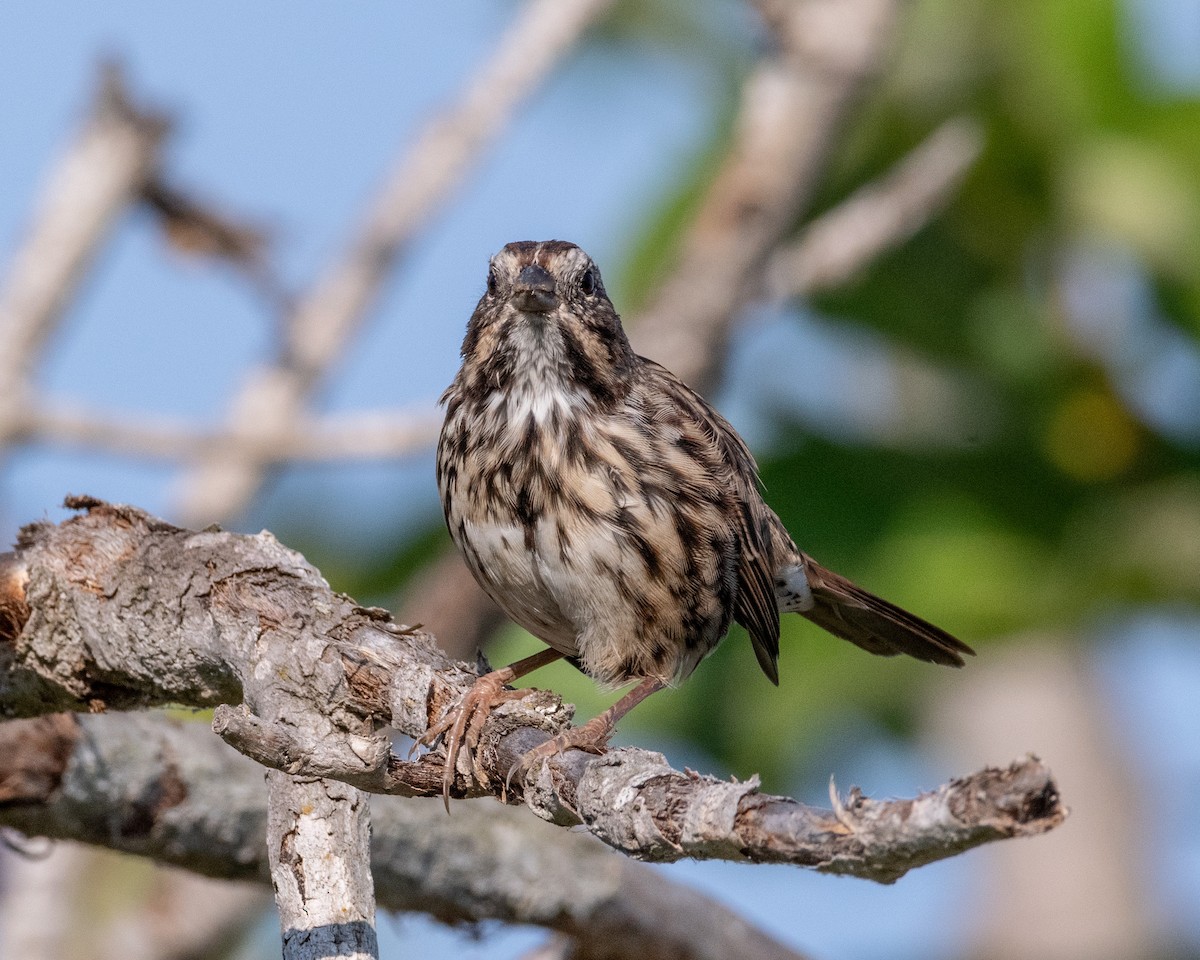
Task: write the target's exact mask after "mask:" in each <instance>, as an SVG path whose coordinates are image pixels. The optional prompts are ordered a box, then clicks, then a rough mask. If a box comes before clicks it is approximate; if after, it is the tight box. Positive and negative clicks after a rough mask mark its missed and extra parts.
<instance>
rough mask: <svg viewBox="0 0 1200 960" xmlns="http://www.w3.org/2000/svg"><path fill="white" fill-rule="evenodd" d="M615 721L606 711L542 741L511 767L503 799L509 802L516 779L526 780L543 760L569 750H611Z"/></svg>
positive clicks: (599, 751)
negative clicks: (609, 740)
mask: <svg viewBox="0 0 1200 960" xmlns="http://www.w3.org/2000/svg"><path fill="white" fill-rule="evenodd" d="M612 732H613V724H612V722H611V720H610V719H609V718H608V716H607V715H606V714H601V715H600V716H598V717H593V718H592V719H591V720H589V721H588V722H587V723H585V724H583V725H581V726H578V727H569V728H568V729H566V730H564V731H563V732H562V733H559V734H556V735H555V736H553V737H551V738H550V739H549V740H547V741H546V742H545V743H540V744H538V745H537V746H536V747H534V748H533V749H532V750H527V751H526V752H525V753H523V754H521V756H520V758H519V759H518V760H517V762H516V763H514V764H513V765H512V766H511V767H509V769H508V775H507V776H506V777H505V778H504V789H503V791H502V792H501V794H500V799H501V800H502V801H504V802H507V801H508V791H509V790H510V789H511V787H512V782H513V780H514V779H515V780H517V782H518V783H520V782H523V781H524V779H525V776H526V775H527V774H528V773H530V772H531V771H532V770H533V768H534V767H535V766H536V765H537V764H538V763H539V762H540V761H542V760H548V759H549V758H550V757H555V756H558V755H559V754H561V753H564V752H565V751H567V750H583V751H584V752H586V753H594V754H596V755H597V756H599V755H600V754H603V753H607V752H608V738H609V737H611V736H612Z"/></svg>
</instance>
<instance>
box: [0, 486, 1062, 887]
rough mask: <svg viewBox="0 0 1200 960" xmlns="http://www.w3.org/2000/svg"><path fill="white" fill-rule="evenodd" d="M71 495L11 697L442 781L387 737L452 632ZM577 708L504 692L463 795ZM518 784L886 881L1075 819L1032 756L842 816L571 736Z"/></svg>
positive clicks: (463, 681) (521, 792)
mask: <svg viewBox="0 0 1200 960" xmlns="http://www.w3.org/2000/svg"><path fill="white" fill-rule="evenodd" d="M72 505H74V506H76V507H78V508H81V509H85V510H86V512H85V513H83V514H82V515H80V516H78V517H75V518H73V519H71V520H68V521H67V522H65V523H63V524H61V525H57V526H56V525H52V524H39V525H35V526H33V527H30V528H27V529H26V531H25V532H24V533H23V535H22V538H21V540H20V542H19V548H20V549H19V554H18V555H17V557H15V558H14V559H13V560H12V561H10V563H9V567H10V569H13V570H16V571H17V572H18V573H19V574H20V575H19V576H18V575H10V576H8V577H7V579H5V578H0V583H5V582H7V583H9V584H10V585H11V584H19V583H20V582H21V579H22V577H27V578H28V582H27V585H26V586H25V587H24V589H23V591H22V594H23V596H22V598H20V599H22V600H23V602H25V603H27V605H28V609H29V617H28V622H26V623H25V624H24V627H23V629H22V631H21V632H20V633H19V634H18V635H17V636H16V637H14V638H12V640H11V642H7V643H6V642H4V638H3V636H0V658H4V659H6V660H7V661H8V663H9V669H7V670H4V671H3V673H2V674H0V710H3V711H4V712H6V713H7V714H8V715H14V716H15V715H33V714H38V713H44V712H47V711H49V710H61V709H81V708H91V709H96V708H102V707H108V708H114V709H126V708H130V707H136V706H149V705H153V704H155V703H163V702H183V703H190V704H193V705H196V706H212V705H215V706H217V710H216V712H215V716H214V721H213V726H214V729H215V730H216V731H217V732H218V733H219V734H220V735H221V736H222V737H223V738H225V739H226V741H227V742H229V743H231V744H232V745H234V746H235V747H237V748H238V749H239V750H241V751H242V752H244V753H246V754H247V755H248V756H250V757H252V758H253V759H255V760H258V761H259V762H260V763H263V764H265V765H267V766H269V767H271V768H274V769H278V770H281V771H283V772H286V773H289V774H291V775H293V776H298V777H306V778H307V777H326V778H331V779H337V780H341V781H343V782H345V783H347V784H350V785H351V786H355V787H357V788H359V789H361V790H366V791H369V792H373V793H395V794H401V795H406V796H432V795H436V794H437V793H438V792H439V791H440V789H441V768H442V762H443V757H442V755H441V753H440V751H435V752H433V753H429V754H426V755H425V756H422V757H420V758H418V759H417V760H413V761H408V760H404V759H402V758H400V757H398V756H396V755H395V754H393V752H392V750H391V747H390V743H389V740H388V738H387V736H385V735H384V732H383V730H384V728H385V727H387V726H393V727H396V728H397V729H399V730H401V731H403V732H405V733H407V734H409V735H411V736H419V735H420V734H421V733H422V732H423V731H424V730H425V729H426V727H427V726H428V725H429V723H430V722H431V721H432V720H435V719H437V718H438V717H439V716H440V715H441V714H442V712H443V711H444V710H445V709H446V708H447V707H448V706H450V705H452V704H453V703H454V702H455V701H456V700H457V699H458V697H460V696H461V695H462V693H463V692H464V691H465V690H466V689H467V687H468V686H469V685H470V683H471V681H472V680H473V679H474V673H473V671H472V670H471V669H470V668H469V667H467V665H465V664H462V663H455V662H453V661H450V660H449V659H448V658H447V657H446V656H445V655H444V654H443V653H442V652H441V651H440V650H439V649H438V647H437V645H436V643H435V642H434V640H433V638H432V637H430V636H429V635H427V634H425V633H423V632H421V631H419V630H415V629H411V628H406V627H401V626H397V625H396V624H394V623H392V621H391V619H390V618H389V617H388V616H387V614H386V613H385V612H384V611H381V610H377V609H367V608H363V607H359V606H357V605H356V604H354V603H353V602H352V601H351V600H350V599H349V598H347V597H344V596H340V595H337V594H334V593H333V592H332V591H330V590H329V588H328V585H327V584H325V582H324V581H323V580H322V579H321V578H320V575H319V574H318V573H317V571H316V570H314V569H313V568H312V567H311V566H310V565H308V564H307V563H306V562H305V561H304V560H303V558H301V557H300V556H299V555H297V554H295V553H293V552H292V551H289V550H287V549H286V548H284V547H283V546H282V545H280V544H279V543H278V542H277V541H276V540H275V539H274V538H273V537H271V536H270V535H269V534H266V533H262V534H258V535H257V536H253V537H249V536H239V535H235V534H229V533H221V532H217V531H212V530H209V531H204V532H200V533H193V532H191V531H187V530H182V529H179V528H176V527H172V526H170V525H168V524H165V523H163V522H162V521H159V520H155V519H154V518H152V517H149V516H148V515H146V514H144V513H142V512H141V511H138V510H136V509H133V508H130V507H119V506H112V505H108V504H103V503H99V502H97V501H92V500H87V499H80V500H75V501H72ZM4 603H5V601H4V600H3V598H2V597H0V608H2V607H3V606H4ZM15 606H16V601H13V600H10V601H9V602H8V607H9V608H13V607H15ZM234 704H237V705H236V706H234ZM571 713H572V709H571V708H570V707H569V706H568V705H564V704H563V703H562V701H561V700H560V699H559V698H558V697H556V696H554V695H553V694H551V693H549V692H547V691H531V692H530V693H529V694H528V695H526V696H525V697H524V698H522V699H520V700H514V701H510V702H508V703H505V704H504V705H502V706H501V707H500V708H498V709H497V710H495V711H494V712H493V714H492V716H491V718H490V719H489V721H488V723H487V724H486V726H485V727H484V730H483V735H482V739H481V744H480V749H479V762H480V765H481V768H482V770H483V773H484V777H483V780H484V782H483V783H476V782H474V781H473V780H472V779H471V771H470V770H469V769H467V764H466V761H465V760H463V759H462V758H460V767H461V769H460V770H459V771H458V778H457V779H456V783H455V790H456V793H457V794H460V795H481V794H484V793H491V794H495V795H499V794H501V793H503V787H504V782H505V777H506V776H507V774H508V771H509V770H510V769H511V768H512V766H513V764H514V762H515V761H516V759H517V758H518V757H520V756H521V755H522V754H523V753H525V752H526V751H527V750H529V749H531V748H532V747H533V746H535V745H536V744H537V743H540V742H543V741H544V740H545V739H546V738H547V737H549V736H552V735H553V733H554V732H556V731H557V730H558V729H561V727H562V726H563V725H564V724H565V723H567V722H569V719H570V716H571ZM513 788H514V789H513V791H512V793H513V796H510V797H509V799H510V800H515V799H516V798H517V797H520V798H521V799H522V800H523V801H524V802H525V804H526V805H527V806H528V807H529V808H530V809H532V810H533V811H534V812H535V813H537V814H538V815H539V816H541V817H542V818H543V819H546V820H549V821H551V822H553V823H557V824H560V825H575V824H583V825H584V826H586V827H587V829H588V830H589V831H590V832H591V833H592V834H594V835H595V836H597V837H599V838H600V839H602V840H604V841H605V842H606V843H608V844H609V845H610V846H613V847H615V848H617V849H620V850H622V851H623V852H625V853H627V854H630V855H632V856H636V857H640V858H643V859H650V860H660V861H667V860H676V859H679V858H681V857H697V858H712V857H720V858H726V859H738V860H750V861H759V862H762V861H774V862H789V863H796V864H799V865H803V866H809V867H813V868H815V869H818V870H822V871H825V872H831V873H848V874H853V875H855V876H861V877H867V878H870V879H874V880H877V881H880V882H892V881H894V880H895V879H896V878H898V877H899V876H902V875H903V874H904V873H905V872H906V871H907V870H909V869H912V868H913V867H915V866H920V865H921V864H924V863H928V862H930V861H931V860H936V859H939V858H941V857H946V856H952V855H954V854H956V853H960V852H962V851H963V850H965V849H968V848H969V847H972V846H977V845H979V844H981V843H986V842H988V841H990V840H995V839H1000V838H1003V837H1009V836H1024V835H1031V834H1036V833H1042V832H1045V831H1046V830H1049V829H1051V828H1053V827H1054V826H1056V825H1057V824H1058V823H1060V822H1061V821H1062V819H1063V818H1064V817H1065V815H1066V811H1065V809H1064V808H1063V807H1062V805H1061V804H1060V802H1059V799H1058V793H1057V789H1056V787H1055V786H1054V782H1053V779H1052V777H1051V776H1050V773H1049V771H1048V770H1047V769H1046V768H1045V767H1044V766H1042V765H1041V764H1040V763H1038V762H1037V761H1036V760H1034V759H1033V758H1026V759H1025V760H1023V761H1019V762H1018V763H1016V764H1014V765H1013V766H1011V767H1009V768H1007V769H999V770H998V769H993V768H989V769H985V770H982V771H980V772H978V773H976V774H973V775H971V776H970V777H966V778H963V779H961V780H956V781H952V782H951V783H949V784H947V785H945V786H943V787H941V788H939V789H938V790H936V791H933V792H932V793H929V794H925V795H922V796H921V797H918V798H916V799H915V800H898V801H872V800H868V799H867V798H865V797H863V796H861V794H858V793H853V792H852V794H851V797H850V800H849V801H848V802H846V803H844V804H839V805H837V806H836V807H835V809H834V810H832V811H830V810H820V809H817V808H813V807H808V806H805V805H803V804H799V803H796V802H794V801H792V800H788V799H786V798H780V797H770V796H766V795H763V794H761V793H760V792H759V790H758V784H757V781H756V780H755V779H753V778H752V779H751V780H749V781H747V782H744V783H724V782H721V781H719V780H716V779H713V778H711V777H702V776H699V775H697V774H692V773H682V772H679V771H675V770H673V769H672V768H671V767H669V766H668V765H667V764H666V762H665V760H664V759H663V758H662V757H661V756H660V755H658V754H655V753H651V752H648V751H644V750H639V749H635V748H626V749H622V750H614V751H612V752H610V753H609V754H607V755H605V756H603V757H593V756H591V755H588V754H584V753H582V752H580V751H575V750H572V751H567V752H566V753H564V754H562V755H560V756H558V757H556V758H553V759H551V760H549V761H547V762H544V763H542V764H540V765H536V766H534V767H533V768H532V769H530V770H529V772H528V773H527V774H526V776H525V779H524V782H519V783H518V782H514V784H513Z"/></svg>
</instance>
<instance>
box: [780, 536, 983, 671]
mask: <svg viewBox="0 0 1200 960" xmlns="http://www.w3.org/2000/svg"><path fill="white" fill-rule="evenodd" d="M804 570H805V573H806V574H807V576H808V583H809V588H810V589H811V590H812V606H811V607H809V608H808V609H807V610H800V611H798V612H800V613H802V614H803V615H804V616H806V617H808V619H809V620H811V621H812V622H813V623H815V624H816V625H817V626H819V627H821V628H822V629H824V630H828V631H829V632H830V633H832V634H833V635H834V636H836V637H841V638H842V639H843V640H849V641H850V642H851V643H853V644H855V645H857V646H859V647H862V648H863V649H864V650H866V651H868V652H870V653H874V654H877V655H879V656H881V657H894V656H896V655H897V654H901V653H906V654H908V655H909V656H910V657H916V658H917V659H918V660H925V661H926V662H928V663H942V664H945V665H947V666H951V667H961V666H962V665H963V662H964V661H963V655H964V654H966V655H970V656H974V655H975V651H974V650H972V649H971V648H970V647H968V646H967V645H966V644H965V643H963V642H962V641H961V640H959V639H958V638H956V637H953V636H951V635H950V634H948V633H947V632H946V631H945V630H942V629H941V628H940V627H935V626H934V625H933V624H932V623H929V622H928V621H926V620H922V619H921V618H920V617H918V616H916V615H914V614H911V613H909V612H908V611H907V610H903V609H901V608H900V607H898V606H896V605H895V604H894V603H888V601H886V600H884V599H882V598H880V597H877V596H875V595H874V594H873V593H868V592H867V591H866V590H864V589H863V588H862V587H860V586H858V585H857V584H855V583H852V582H851V581H849V580H847V579H846V578H845V577H843V576H841V575H840V574H837V573H834V572H833V571H832V570H826V569H825V568H824V567H822V566H821V565H820V564H818V563H816V562H814V561H813V560H812V559H811V558H810V557H805V558H804Z"/></svg>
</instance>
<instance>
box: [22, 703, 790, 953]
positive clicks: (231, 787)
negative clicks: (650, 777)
mask: <svg viewBox="0 0 1200 960" xmlns="http://www.w3.org/2000/svg"><path fill="white" fill-rule="evenodd" d="M371 812H372V821H373V831H372V837H371V868H372V872H373V874H374V878H375V885H376V892H377V896H378V900H379V904H380V906H382V907H383V908H385V909H387V910H408V911H413V910H416V911H423V912H425V913H428V914H431V915H432V916H434V917H437V918H439V919H441V920H443V921H446V922H448V923H459V924H461V923H478V922H481V921H485V920H502V921H505V922H509V923H526V924H537V925H540V926H545V927H547V928H549V929H552V930H555V931H558V932H560V933H562V934H566V935H569V936H570V937H571V938H572V940H573V941H575V942H576V950H577V953H576V957H577V960H585V958H596V960H599V958H613V960H615V958H619V957H629V956H639V957H645V958H650V960H657V958H675V960H688V958H693V960H721V958H726V957H731V956H738V957H743V958H747V960H784V958H790V960H797V957H796V954H795V953H793V952H792V951H790V950H788V949H787V948H786V947H784V946H782V945H781V944H779V943H777V942H776V941H774V940H772V939H771V938H769V937H767V936H765V935H764V934H763V933H761V932H760V931H758V930H756V929H755V928H754V927H752V926H750V925H749V924H747V923H746V922H745V921H744V920H742V919H741V918H740V917H738V916H737V915H736V914H734V913H733V912H732V911H730V910H729V909H728V908H726V907H724V906H722V905H721V904H719V903H717V902H715V901H713V900H711V899H709V898H708V897H706V896H704V895H703V894H700V893H697V892H696V891H694V890H691V889H688V888H685V887H681V886H679V885H677V884H675V883H673V882H671V881H670V879H669V878H667V877H665V876H663V875H662V874H661V873H658V872H654V871H651V869H650V868H648V867H646V866H644V865H642V864H639V863H636V862H634V861H632V860H629V859H627V858H623V857H618V856H616V855H614V854H613V853H612V851H610V850H608V849H607V848H605V847H604V846H603V845H601V844H600V843H598V842H597V841H595V840H593V839H592V838H590V837H587V836H584V835H582V834H579V833H576V832H572V831H566V830H559V829H557V828H556V827H553V826H550V825H549V824H546V823H543V822H542V821H540V820H538V819H537V818H535V817H532V816H530V815H529V814H528V812H527V811H524V810H520V809H516V808H512V807H502V806H500V805H498V804H496V803H493V802H490V801H485V800H475V801H463V802H461V803H458V804H456V805H455V808H454V816H453V817H447V816H446V813H445V811H444V810H443V809H442V805H441V802H440V801H438V800H411V799H400V798H396V797H375V798H373V801H372V811H371ZM266 822H267V806H266V798H265V793H264V790H263V776H262V768H261V767H260V766H258V765H257V764H255V763H253V762H252V761H251V760H249V759H247V758H246V757H243V756H242V755H240V754H238V753H237V752H236V751H234V750H231V749H230V748H229V747H227V746H226V745H225V744H223V743H222V742H221V741H220V740H219V739H217V738H216V737H214V736H212V735H211V733H209V731H208V730H207V728H206V726H205V725H203V724H201V723H179V722H178V721H173V720H169V719H167V718H165V717H163V716H160V715H157V714H148V713H131V714H98V715H93V716H88V715H74V714H54V715H51V716H49V717H41V718H37V719H34V720H17V721H10V722H8V723H0V825H3V826H7V827H11V828H14V829H17V830H20V831H21V832H23V833H25V834H26V835H29V836H44V837H51V838H54V839H61V840H78V841H82V842H85V843H90V844H98V845H103V846H105V847H109V848H111V849H114V850H120V851H124V852H127V853H133V854H137V855H140V856H144V857H148V858H151V859H153V860H155V861H158V862H160V863H166V864H171V865H175V866H182V867H186V868H188V869H190V870H193V871H196V872H199V873H203V874H206V875H208V876H213V877H218V878H222V879H234V880H251V881H255V882H258V883H260V884H264V885H265V884H266V883H267V882H269V881H270V878H271V870H270V864H269V862H268V856H267V848H266V845H265V844H264V843H263V836H264V835H265V833H266Z"/></svg>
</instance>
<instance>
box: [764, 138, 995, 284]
mask: <svg viewBox="0 0 1200 960" xmlns="http://www.w3.org/2000/svg"><path fill="white" fill-rule="evenodd" d="M982 149H983V134H982V132H981V130H980V129H979V125H978V124H977V123H975V122H974V121H971V120H967V119H965V118H962V117H959V118H956V119H954V120H949V121H947V122H946V123H944V124H942V126H940V127H938V129H937V130H935V131H934V132H933V133H932V134H930V135H929V137H928V138H927V139H926V140H924V141H923V142H922V143H921V144H920V145H919V146H917V147H916V148H915V149H914V150H913V151H912V152H911V153H909V154H907V155H906V156H905V157H904V158H903V159H902V160H900V162H899V163H897V164H896V166H895V167H893V168H892V169H891V170H889V171H888V172H887V173H886V174H885V175H884V176H883V177H881V178H880V179H879V180H874V181H872V182H870V183H868V184H866V185H865V186H863V187H861V188H859V189H858V190H856V191H855V192H854V193H853V194H851V196H849V197H848V198H847V199H846V200H844V201H843V202H842V203H840V204H838V205H837V206H836V207H833V208H832V209H831V210H830V211H829V212H828V213H826V214H824V215H823V216H820V217H818V218H817V219H815V220H813V221H812V222H811V223H810V224H808V226H807V227H805V228H804V232H803V233H802V234H801V235H800V237H799V239H797V240H796V241H795V242H794V243H791V244H789V245H788V246H786V247H784V248H782V249H780V250H778V251H776V252H775V253H774V254H773V255H772V257H771V260H770V263H769V265H768V267H767V272H766V289H767V295H768V296H769V297H771V298H773V299H778V300H782V299H786V298H789V297H800V296H805V295H807V294H809V293H813V292H815V291H817V290H826V289H830V288H832V287H837V286H839V285H840V284H843V283H845V282H846V281H847V280H849V279H850V278H851V277H852V276H853V275H854V274H855V273H857V272H858V271H859V270H862V269H863V268H864V267H865V266H867V265H868V264H869V263H871V262H872V261H873V260H875V259H876V258H877V257H878V256H879V255H880V254H881V253H883V252H884V251H885V250H887V249H889V248H891V247H894V246H897V245H899V244H901V243H903V242H904V241H905V240H907V239H908V238H909V237H911V236H912V235H913V234H914V233H916V232H917V230H919V229H920V228H921V227H923V226H924V225H925V224H926V223H928V222H929V219H930V217H932V216H933V214H934V213H936V212H937V211H938V210H939V209H940V208H941V207H942V206H943V205H944V204H945V203H946V201H947V200H949V198H950V196H951V195H952V194H953V193H954V191H955V190H956V189H957V188H958V186H959V184H960V183H962V179H963V177H965V176H966V173H967V171H968V170H969V169H970V167H971V165H972V164H973V163H974V162H975V160H976V159H977V158H978V156H979V153H980V151H981V150H982Z"/></svg>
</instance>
